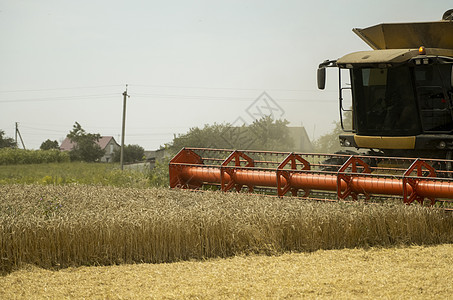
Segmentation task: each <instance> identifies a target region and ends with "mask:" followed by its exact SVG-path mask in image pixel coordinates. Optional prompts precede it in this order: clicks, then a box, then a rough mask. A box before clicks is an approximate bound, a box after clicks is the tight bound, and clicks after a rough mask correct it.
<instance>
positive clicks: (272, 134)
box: [167, 116, 294, 154]
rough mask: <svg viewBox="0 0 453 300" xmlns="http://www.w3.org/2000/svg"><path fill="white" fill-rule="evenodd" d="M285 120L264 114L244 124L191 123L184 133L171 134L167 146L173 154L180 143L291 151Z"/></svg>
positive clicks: (203, 146) (292, 143)
mask: <svg viewBox="0 0 453 300" xmlns="http://www.w3.org/2000/svg"><path fill="white" fill-rule="evenodd" d="M288 123H289V122H288V121H286V120H273V119H272V118H271V117H270V116H265V117H263V118H261V119H259V120H255V121H254V122H253V124H251V125H248V126H246V125H243V126H241V127H234V126H232V125H231V124H228V123H226V124H216V123H215V124H214V125H205V126H204V128H198V127H194V128H191V129H190V130H189V132H187V133H185V134H181V135H178V136H175V137H174V139H173V141H172V142H171V143H169V144H168V145H167V148H168V150H169V151H170V152H172V153H174V154H176V153H177V152H178V151H179V150H181V149H182V148H183V147H201V148H218V149H241V150H247V149H254V150H275V151H293V148H294V141H293V139H292V138H291V136H290V133H289V130H288V127H287V125H288Z"/></svg>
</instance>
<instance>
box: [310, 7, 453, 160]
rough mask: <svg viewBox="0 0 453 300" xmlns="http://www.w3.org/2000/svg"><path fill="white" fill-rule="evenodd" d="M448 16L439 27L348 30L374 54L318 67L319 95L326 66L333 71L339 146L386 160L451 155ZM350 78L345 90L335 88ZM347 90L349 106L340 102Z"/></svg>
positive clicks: (452, 72) (452, 50)
mask: <svg viewBox="0 0 453 300" xmlns="http://www.w3.org/2000/svg"><path fill="white" fill-rule="evenodd" d="M452 17H453V10H449V11H447V12H446V13H445V14H444V16H443V18H442V20H441V21H434V22H423V23H392V24H379V25H375V26H371V27H368V28H365V29H358V28H355V29H353V32H354V33H356V34H357V35H358V36H359V37H360V38H361V39H362V40H364V41H365V42H366V43H367V44H368V45H369V46H370V47H371V48H372V49H373V50H370V51H360V52H354V53H350V54H347V55H345V56H343V57H341V58H339V59H337V60H326V61H324V62H322V63H321V64H320V65H319V68H318V88H319V89H324V87H325V80H326V68H328V67H337V68H339V70H340V72H339V77H340V78H339V82H340V87H339V101H340V105H339V107H340V121H341V125H342V127H343V129H344V131H345V133H344V134H342V135H340V144H341V145H342V146H344V147H355V148H356V149H370V150H371V151H373V152H374V153H376V151H377V152H380V153H381V154H383V155H385V156H410V155H412V156H414V157H430V158H444V159H445V158H448V159H450V158H451V157H452V151H453V20H452ZM342 71H343V72H342ZM345 71H349V72H346V73H348V74H347V75H346V76H345ZM342 77H343V78H342ZM344 77H347V78H346V79H345V78H344ZM349 80H350V86H345V85H344V83H342V82H344V81H348V82H349ZM347 89H350V93H351V98H352V103H351V104H346V103H345V101H344V96H343V95H344V93H345V92H346V90H347ZM348 106H350V107H348ZM346 111H349V112H350V113H351V114H352V116H351V117H352V127H351V128H345V126H344V119H345V112H346Z"/></svg>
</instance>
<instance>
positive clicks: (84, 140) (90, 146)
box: [67, 122, 105, 162]
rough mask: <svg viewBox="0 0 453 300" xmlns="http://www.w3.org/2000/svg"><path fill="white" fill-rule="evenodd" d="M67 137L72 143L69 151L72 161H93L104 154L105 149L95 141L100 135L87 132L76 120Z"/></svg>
mask: <svg viewBox="0 0 453 300" xmlns="http://www.w3.org/2000/svg"><path fill="white" fill-rule="evenodd" d="M67 137H68V138H69V139H70V140H71V142H73V143H74V148H73V149H72V150H71V151H70V152H69V156H70V157H71V160H72V161H86V162H95V161H98V160H99V159H101V157H102V156H104V154H105V151H104V150H102V149H101V147H100V146H99V145H98V144H97V143H96V142H98V141H99V139H100V138H101V135H100V134H99V133H96V134H93V133H87V132H86V131H85V130H84V129H83V128H82V126H81V125H80V124H79V123H77V122H75V124H74V126H73V129H72V130H71V131H70V132H69V134H68V135H67Z"/></svg>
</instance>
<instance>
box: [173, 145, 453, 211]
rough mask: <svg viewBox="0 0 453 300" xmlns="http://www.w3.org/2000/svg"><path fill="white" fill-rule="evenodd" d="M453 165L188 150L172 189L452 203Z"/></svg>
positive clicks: (177, 160) (176, 164)
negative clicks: (450, 166) (449, 166)
mask: <svg viewBox="0 0 453 300" xmlns="http://www.w3.org/2000/svg"><path fill="white" fill-rule="evenodd" d="M445 163H449V164H451V163H453V161H445V160H442V161H441V160H429V159H426V160H422V159H419V158H417V159H410V158H388V157H371V156H358V155H347V154H343V155H340V154H337V155H335V154H306V153H305V154H304V153H288V152H273V151H251V150H244V151H238V150H226V149H206V148H184V149H182V150H181V151H180V152H179V153H178V154H177V155H176V156H175V157H173V159H172V160H171V161H170V164H169V170H170V187H171V188H182V189H217V190H221V191H224V192H228V191H235V192H248V193H251V192H259V193H266V194H271V195H272V194H273V195H276V196H279V197H283V196H285V195H291V196H298V197H307V198H308V197H310V198H314V199H318V200H319V199H322V200H327V201H331V200H348V199H353V200H358V199H364V200H369V199H370V198H371V197H380V198H382V197H383V196H384V199H388V198H392V197H396V198H399V199H403V202H404V203H407V204H410V203H412V202H414V201H417V202H419V203H422V204H423V203H424V202H425V201H428V203H429V204H431V205H434V204H435V203H436V202H440V203H446V202H452V199H453V179H451V177H452V175H453V172H451V171H444V170H442V169H444V168H443V167H444V165H445Z"/></svg>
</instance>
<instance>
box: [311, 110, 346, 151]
mask: <svg viewBox="0 0 453 300" xmlns="http://www.w3.org/2000/svg"><path fill="white" fill-rule="evenodd" d="M343 116H344V119H343V122H344V127H345V128H346V129H350V128H352V114H351V113H349V112H347V113H345V114H344V115H343ZM334 124H335V128H334V129H333V130H332V131H331V132H329V133H326V134H324V135H322V136H320V137H319V138H318V139H317V140H316V141H314V142H313V146H314V147H315V151H316V152H318V153H335V152H338V151H340V150H341V149H342V148H341V146H340V139H339V135H340V134H342V133H344V131H343V129H342V128H341V123H340V121H337V122H335V123H334Z"/></svg>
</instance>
